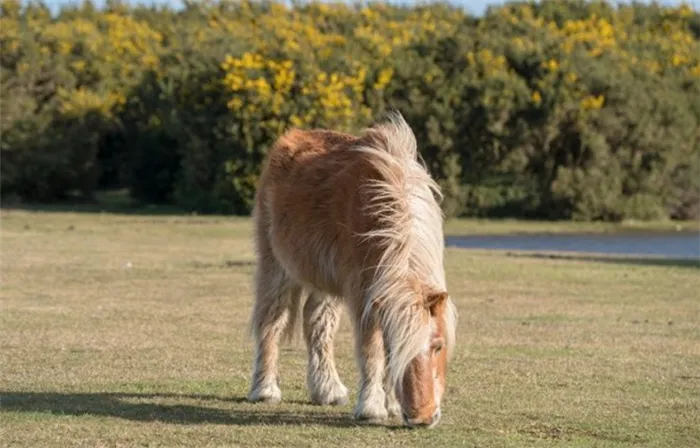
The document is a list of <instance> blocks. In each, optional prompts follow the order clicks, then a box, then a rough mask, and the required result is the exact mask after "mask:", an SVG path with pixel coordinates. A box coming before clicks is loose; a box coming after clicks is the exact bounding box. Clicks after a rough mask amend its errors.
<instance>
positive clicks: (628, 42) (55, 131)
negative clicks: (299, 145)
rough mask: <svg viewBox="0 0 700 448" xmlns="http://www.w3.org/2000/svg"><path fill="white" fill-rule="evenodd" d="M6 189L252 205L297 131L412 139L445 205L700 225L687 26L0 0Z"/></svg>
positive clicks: (689, 13)
mask: <svg viewBox="0 0 700 448" xmlns="http://www.w3.org/2000/svg"><path fill="white" fill-rule="evenodd" d="M0 21H1V23H0V63H1V65H2V72H1V76H2V79H1V81H2V97H1V100H2V121H1V127H0V132H1V139H0V145H1V150H2V173H1V174H2V194H3V199H5V200H9V201H17V200H24V201H43V202H55V201H59V200H62V199H65V198H67V197H69V196H72V195H75V194H76V193H78V194H80V195H82V196H84V197H86V198H90V197H92V196H93V194H94V193H95V192H96V191H98V190H101V189H106V188H126V189H128V191H129V193H130V195H131V196H132V197H133V198H134V199H135V200H137V201H140V202H146V203H169V204H174V205H177V206H178V207H181V208H184V209H187V210H192V211H199V212H225V213H241V214H245V213H248V212H249V211H250V207H251V199H252V197H253V194H254V191H255V184H256V179H257V175H258V172H259V167H260V163H261V160H262V159H263V157H264V156H265V152H266V149H267V147H268V146H269V145H270V143H271V142H272V141H273V140H274V139H275V138H276V137H277V136H278V135H279V134H280V133H281V132H283V131H284V130H285V129H287V128H289V127H290V126H301V127H331V128H336V129H342V130H347V131H356V130H358V129H359V128H361V127H363V126H366V125H367V124H369V122H370V121H371V120H372V119H374V118H376V117H378V116H379V115H381V114H382V113H383V112H384V111H385V110H386V109H388V108H396V109H398V110H400V111H401V112H402V113H403V114H404V116H405V117H406V118H407V119H408V121H409V122H410V123H411V125H412V126H413V127H414V129H415V132H416V134H417V136H418V138H419V142H420V147H421V151H422V153H423V156H424V158H425V160H426V161H427V162H428V164H429V166H430V168H431V170H432V171H433V173H434V175H435V176H437V177H438V179H439V180H440V182H441V183H442V185H443V187H444V189H445V192H446V194H447V200H446V202H445V211H446V213H447V214H448V215H470V216H515V217H538V218H558V219H578V220H621V219H627V218H635V219H659V218H669V217H670V218H677V219H686V218H698V217H700V205H699V204H700V101H698V98H700V43H699V42H700V14H699V13H698V11H695V10H692V9H691V8H690V7H689V6H681V7H677V8H667V7H661V6H643V5H639V4H634V5H626V6H612V5H610V4H608V3H605V2H583V1H566V2H553V1H544V2H541V3H538V4H535V3H531V2H530V3H528V2H520V3H511V4H508V5H506V6H503V7H499V8H492V9H490V10H489V11H488V12H487V13H486V14H485V16H484V17H482V18H474V17H472V16H469V15H468V14H467V13H465V12H464V11H463V10H460V9H456V8H451V7H449V6H446V5H437V4H436V5H431V6H415V7H403V8H401V7H393V6H385V5H380V4H373V5H371V6H365V7H361V6H349V5H345V4H326V3H324V4H311V5H304V6H294V7H286V6H283V5H282V4H281V3H276V2H251V1H237V2H223V1H221V2H220V1H216V2H187V3H185V5H184V8H182V9H178V10H175V9H172V8H168V7H148V8H146V7H131V6H125V5H123V4H120V3H119V2H114V1H112V2H108V4H107V6H106V7H105V8H104V9H97V8H95V7H94V6H92V5H91V4H90V3H89V2H86V3H83V4H81V5H80V6H73V7H65V8H63V9H62V10H61V11H60V13H59V14H58V15H57V16H55V17H53V16H52V15H51V13H50V11H49V9H48V8H46V7H44V6H41V5H40V4H34V5H30V6H20V3H19V1H18V0H3V1H2V17H1V18H0Z"/></svg>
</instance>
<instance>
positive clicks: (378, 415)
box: [354, 316, 388, 420]
mask: <svg viewBox="0 0 700 448" xmlns="http://www.w3.org/2000/svg"><path fill="white" fill-rule="evenodd" d="M355 321H356V323H355V328H356V331H355V337H356V355H357V361H358V364H359V368H360V391H359V395H358V399H357V404H356V405H355V412H354V414H355V418H356V419H358V420H383V419H385V418H387V416H388V413H387V410H386V406H385V400H386V395H385V393H384V387H383V380H384V369H385V360H384V341H383V340H382V332H381V330H380V329H379V326H378V325H377V324H376V323H371V324H369V325H367V326H365V327H363V326H362V325H361V324H360V322H359V321H360V318H359V316H357V318H356V319H355Z"/></svg>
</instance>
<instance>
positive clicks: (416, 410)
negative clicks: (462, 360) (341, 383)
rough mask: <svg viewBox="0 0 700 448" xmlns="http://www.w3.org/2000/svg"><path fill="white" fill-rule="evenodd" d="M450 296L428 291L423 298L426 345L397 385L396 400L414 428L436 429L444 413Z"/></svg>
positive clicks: (406, 419) (420, 307) (421, 302)
mask: <svg viewBox="0 0 700 448" xmlns="http://www.w3.org/2000/svg"><path fill="white" fill-rule="evenodd" d="M447 299H448V294H447V292H446V291H435V290H427V291H422V292H421V293H420V295H419V303H418V309H419V310H420V313H421V323H422V326H423V328H424V329H426V330H427V331H425V332H421V333H422V334H423V335H424V338H425V339H424V341H423V344H422V346H421V348H420V351H419V353H418V354H417V355H416V356H415V357H413V359H411V360H410V361H409V362H408V364H407V366H406V368H405V370H404V372H403V376H402V377H401V378H400V380H399V381H398V382H397V383H396V396H397V398H398V400H399V404H400V405H401V411H402V416H403V420H404V422H405V423H406V424H407V425H408V426H411V427H421V426H422V427H429V428H431V427H433V426H435V425H436V424H437V423H438V421H439V420H440V417H441V415H442V412H441V410H440V402H441V400H442V395H443V393H444V392H445V378H446V373H447V347H446V345H447V341H448V340H449V339H450V338H449V337H448V334H447V328H446V326H447V324H448V322H449V321H448V319H449V316H448V315H447V313H448V311H449V310H448V309H447V306H448V303H447Z"/></svg>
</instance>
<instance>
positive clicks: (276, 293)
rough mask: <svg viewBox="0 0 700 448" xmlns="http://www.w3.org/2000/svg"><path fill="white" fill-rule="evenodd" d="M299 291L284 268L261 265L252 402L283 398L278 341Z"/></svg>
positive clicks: (253, 322) (255, 315)
mask: <svg viewBox="0 0 700 448" xmlns="http://www.w3.org/2000/svg"><path fill="white" fill-rule="evenodd" d="M264 264H265V263H263V265H264ZM300 293H301V288H299V287H297V286H294V285H291V284H290V283H289V282H288V281H287V280H286V279H285V275H284V273H283V272H282V271H281V269H279V268H278V269H268V268H266V267H265V266H259V271H258V273H257V275H256V300H255V305H254V307H253V316H252V320H251V326H252V330H253V335H254V337H255V360H254V366H253V378H252V382H251V387H250V392H249V393H248V400H249V401H253V402H257V401H264V402H268V403H277V402H279V401H281V400H282V391H281V390H280V387H279V375H278V370H277V360H278V357H279V342H280V337H281V335H282V332H283V331H284V329H285V326H286V325H287V322H288V320H289V313H290V300H293V299H294V294H297V295H298V294H300Z"/></svg>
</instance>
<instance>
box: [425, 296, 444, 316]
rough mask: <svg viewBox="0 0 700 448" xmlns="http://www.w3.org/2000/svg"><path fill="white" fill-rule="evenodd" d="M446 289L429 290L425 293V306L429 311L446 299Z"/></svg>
mask: <svg viewBox="0 0 700 448" xmlns="http://www.w3.org/2000/svg"><path fill="white" fill-rule="evenodd" d="M447 297H448V294H447V291H429V292H428V293H427V294H426V295H425V308H426V309H428V310H430V311H431V313H432V312H433V311H434V310H435V309H437V307H438V306H440V305H442V304H443V303H445V300H447Z"/></svg>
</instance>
